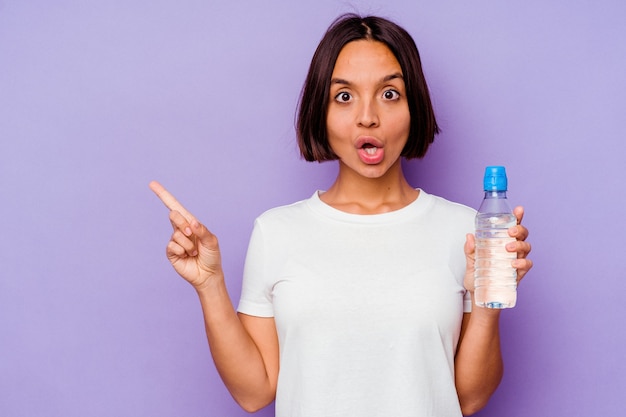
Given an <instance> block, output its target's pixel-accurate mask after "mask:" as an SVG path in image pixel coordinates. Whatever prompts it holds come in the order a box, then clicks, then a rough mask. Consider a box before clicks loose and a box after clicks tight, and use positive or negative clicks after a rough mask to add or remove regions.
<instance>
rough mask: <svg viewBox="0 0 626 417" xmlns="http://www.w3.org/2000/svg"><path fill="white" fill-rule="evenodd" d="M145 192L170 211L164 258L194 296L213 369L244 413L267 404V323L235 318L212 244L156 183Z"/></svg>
mask: <svg viewBox="0 0 626 417" xmlns="http://www.w3.org/2000/svg"><path fill="white" fill-rule="evenodd" d="M150 188H151V189H152V191H154V192H155V194H156V195H157V196H158V197H159V198H160V199H161V201H163V203H164V204H165V205H166V207H167V208H169V209H170V222H171V223H172V227H173V230H174V232H173V234H172V237H171V239H170V241H169V243H168V245H167V250H166V255H167V257H168V259H169V260H170V262H171V263H172V266H173V267H174V269H175V270H176V272H178V273H179V274H180V275H181V276H182V277H183V278H185V279H186V280H187V281H188V282H189V283H190V284H191V285H192V286H193V287H194V288H195V290H196V292H197V293H198V297H199V299H200V304H201V305H202V312H203V314H204V322H205V327H206V334H207V339H208V342H209V347H210V349H211V354H212V356H213V361H214V362H215V366H216V368H217V370H218V372H219V374H220V376H221V377H222V380H223V381H224V384H225V385H226V387H227V388H228V390H229V391H230V393H231V395H232V396H233V398H234V399H235V400H236V401H237V403H238V404H239V405H240V406H241V407H242V408H244V409H245V410H246V411H256V410H258V409H260V408H262V407H264V406H266V405H267V404H269V403H270V402H271V401H272V400H273V399H274V396H275V394H276V383H277V379H278V338H277V334H276V327H275V325H274V319H273V318H260V317H251V316H245V315H237V313H236V312H235V309H234V307H233V305H232V303H231V300H230V297H229V295H228V292H227V289H226V284H225V281H224V273H223V270H222V266H221V255H220V251H219V245H218V241H217V238H216V236H215V235H213V234H212V233H211V232H210V231H209V230H208V229H207V228H206V227H205V226H204V225H202V224H201V223H200V222H198V220H197V219H196V218H195V217H194V216H193V215H192V214H191V213H189V212H188V211H187V210H186V209H185V208H184V207H183V206H182V205H181V204H180V203H179V202H178V201H177V200H176V199H175V198H174V196H172V195H171V194H170V193H169V192H167V190H165V188H163V187H162V186H161V185H160V184H159V183H157V182H152V183H150Z"/></svg>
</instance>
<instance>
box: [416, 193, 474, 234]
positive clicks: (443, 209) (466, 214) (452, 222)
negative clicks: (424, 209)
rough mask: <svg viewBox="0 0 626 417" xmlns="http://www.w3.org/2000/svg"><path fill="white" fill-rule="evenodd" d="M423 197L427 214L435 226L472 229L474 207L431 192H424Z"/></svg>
mask: <svg viewBox="0 0 626 417" xmlns="http://www.w3.org/2000/svg"><path fill="white" fill-rule="evenodd" d="M422 192H423V191H422ZM424 198H425V200H427V201H428V206H429V208H430V210H429V213H428V216H429V218H430V219H431V220H432V223H433V224H437V225H438V226H437V227H442V226H443V225H449V226H450V227H451V228H452V229H457V228H462V229H464V230H468V231H470V230H472V229H473V227H474V219H475V218H476V210H475V209H473V208H471V207H468V206H466V205H464V204H461V203H455V202H454V201H450V200H447V199H445V198H443V197H439V196H436V195H433V194H426V193H424Z"/></svg>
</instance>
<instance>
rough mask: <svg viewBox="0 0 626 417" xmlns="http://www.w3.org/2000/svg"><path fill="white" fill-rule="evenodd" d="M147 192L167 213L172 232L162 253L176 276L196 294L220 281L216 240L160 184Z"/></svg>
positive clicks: (220, 265) (153, 185)
mask: <svg viewBox="0 0 626 417" xmlns="http://www.w3.org/2000/svg"><path fill="white" fill-rule="evenodd" d="M150 189H151V190H152V191H153V192H154V193H155V194H156V195H157V197H159V199H160V200H161V201H162V202H163V204H165V206H166V207H167V208H168V209H169V210H170V222H171V223H172V228H173V229H174V232H173V233H172V237H171V238H170V241H169V243H168V244H167V249H166V252H165V253H166V255H167V259H169V261H170V262H171V263H172V266H173V267H174V269H175V270H176V272H178V274H180V276H182V277H183V278H185V279H186V280H187V281H188V282H189V283H190V284H191V285H193V286H194V288H195V289H196V290H199V289H201V288H203V287H205V286H206V285H207V284H209V283H210V280H211V279H212V278H216V277H219V278H223V272H222V262H221V255H220V249H219V245H218V242H217V237H216V236H215V235H214V234H213V233H211V232H210V231H209V230H208V229H207V228H206V227H205V226H204V225H203V224H202V223H200V222H199V221H198V220H197V219H196V218H195V217H194V216H193V215H192V214H191V213H189V212H188V211H187V210H186V209H185V207H183V206H182V204H180V203H179V202H178V200H176V198H175V197H174V196H173V195H172V194H170V193H169V192H168V191H167V190H166V189H165V187H163V186H162V185H161V184H159V183H158V182H156V181H152V182H151V183H150Z"/></svg>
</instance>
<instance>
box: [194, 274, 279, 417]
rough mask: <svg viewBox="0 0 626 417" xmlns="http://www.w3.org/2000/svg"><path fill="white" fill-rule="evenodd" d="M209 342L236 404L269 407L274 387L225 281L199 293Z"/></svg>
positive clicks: (252, 409)
mask: <svg viewBox="0 0 626 417" xmlns="http://www.w3.org/2000/svg"><path fill="white" fill-rule="evenodd" d="M197 292H198V296H199V298H200V303H201V305H202V311H203V314H204V322H205V328H206V334H207V339H208V342H209V347H210V349H211V355H212V356H213V361H214V362H215V366H216V368H217V370H218V372H219V374H220V376H221V378H222V380H223V381H224V384H225V385H226V387H227V388H228V390H229V391H230V393H231V395H232V396H233V398H234V399H235V400H236V401H237V403H238V404H239V405H240V406H241V407H243V408H244V409H245V410H247V411H255V410H257V409H259V408H262V407H264V406H265V405H267V404H269V403H270V402H271V401H272V400H273V399H274V395H275V389H276V388H275V386H274V385H275V384H273V383H272V381H271V380H270V378H269V377H268V372H267V370H266V367H265V364H264V360H263V357H262V356H261V353H260V352H259V349H258V348H257V346H256V345H255V343H254V341H253V340H252V338H251V337H250V335H249V333H248V332H247V331H246V329H245V328H244V326H243V325H242V323H241V321H240V320H239V317H238V316H237V313H236V311H235V309H234V307H233V305H232V302H231V300H230V297H229V296H228V292H227V290H226V285H225V283H224V280H223V278H222V279H214V280H212V282H211V284H210V285H207V286H205V287H204V288H202V289H197Z"/></svg>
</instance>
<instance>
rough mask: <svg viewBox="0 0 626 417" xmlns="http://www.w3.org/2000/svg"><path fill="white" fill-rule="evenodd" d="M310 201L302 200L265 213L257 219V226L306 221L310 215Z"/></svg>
mask: <svg viewBox="0 0 626 417" xmlns="http://www.w3.org/2000/svg"><path fill="white" fill-rule="evenodd" d="M309 200H311V198H309V199H306V200H300V201H296V202H295V203H291V204H287V205H283V206H277V207H274V208H271V209H269V210H267V211H265V212H263V213H262V214H261V215H260V216H258V217H257V218H256V221H255V223H256V224H261V223H262V224H267V225H270V224H286V223H293V222H296V221H298V220H301V219H305V218H306V217H308V216H309V215H310V208H309Z"/></svg>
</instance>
